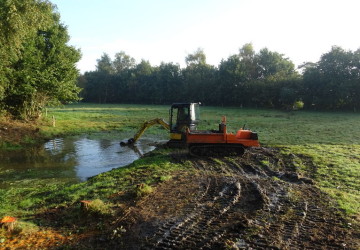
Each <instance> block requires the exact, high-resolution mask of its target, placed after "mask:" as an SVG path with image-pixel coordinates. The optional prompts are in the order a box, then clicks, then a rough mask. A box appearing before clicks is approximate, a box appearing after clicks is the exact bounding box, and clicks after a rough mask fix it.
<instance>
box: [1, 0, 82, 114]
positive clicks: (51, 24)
mask: <svg viewBox="0 0 360 250" xmlns="http://www.w3.org/2000/svg"><path fill="white" fill-rule="evenodd" d="M9 2H10V1H9ZM15 2H16V1H15ZM26 2H28V1H26ZM33 3H34V4H33V6H38V5H37V4H39V6H40V7H41V8H40V7H39V9H38V10H41V11H44V10H47V12H46V13H41V15H40V16H43V15H45V14H46V15H47V16H48V19H47V22H46V25H44V27H42V26H39V25H38V26H37V31H36V32H34V33H31V34H27V35H26V36H25V35H23V36H22V37H23V41H22V43H21V44H20V45H19V46H20V48H21V49H19V50H18V51H17V52H18V53H17V56H14V57H12V60H10V61H9V62H8V63H9V64H8V67H9V68H10V69H11V72H8V74H7V75H6V77H7V81H8V85H7V86H6V88H5V91H6V96H5V97H4V98H3V100H2V103H3V106H5V108H6V110H7V111H9V112H10V113H11V114H13V115H14V116H16V117H20V118H24V119H35V118H37V117H39V116H40V114H41V111H42V109H43V108H44V107H45V106H46V105H47V104H50V103H52V104H54V103H60V102H68V101H73V100H78V93H79V90H80V89H79V88H78V87H76V84H75V83H76V78H77V76H78V70H77V69H76V67H75V63H76V62H77V61H78V60H79V59H80V52H79V51H78V50H77V49H75V48H73V47H72V46H69V45H67V42H68V41H69V36H68V34H67V29H66V27H65V26H63V25H62V24H61V23H60V15H59V14H58V13H56V12H55V8H54V6H53V5H51V4H50V3H48V2H47V1H33ZM16 7H17V9H20V10H22V7H23V5H22V4H19V5H18V6H16ZM45 7H47V8H45ZM30 13H32V11H30ZM18 14H19V15H21V14H24V13H22V12H19V13H18ZM26 14H28V13H26V12H25V14H24V15H25V16H27V15H26ZM49 20H51V21H49ZM19 32H22V31H19ZM14 37H16V35H14Z"/></svg>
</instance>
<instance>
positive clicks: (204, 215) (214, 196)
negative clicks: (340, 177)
mask: <svg viewBox="0 0 360 250" xmlns="http://www.w3.org/2000/svg"><path fill="white" fill-rule="evenodd" d="M188 160H190V161H191V162H192V165H193V167H194V168H195V169H197V170H198V171H197V172H196V174H195V175H191V176H190V175H188V176H183V177H182V178H179V179H178V180H173V181H170V182H167V183H163V184H161V185H160V186H159V187H158V188H157V189H156V191H155V192H154V193H153V194H151V195H150V196H148V197H147V198H145V200H144V201H142V202H141V207H142V208H141V209H137V210H136V211H135V212H136V216H135V215H134V217H136V218H137V219H136V220H135V223H131V225H129V226H128V228H127V230H128V234H129V235H130V234H131V235H136V234H135V233H136V232H140V234H139V236H137V237H135V239H134V240H133V241H131V242H133V243H129V242H128V243H126V244H125V246H126V247H127V248H130V249H131V248H133V249H138V248H141V249H226V248H235V249H236V248H241V249H251V248H252V249H284V248H285V249H304V248H320V249H341V248H344V247H345V248H348V249H356V243H354V237H356V236H355V235H353V234H352V232H351V231H350V230H348V229H347V228H346V227H345V225H346V222H345V221H344V220H343V219H342V218H341V216H340V215H339V213H338V211H337V210H336V209H335V208H333V206H332V205H331V206H330V205H329V204H331V200H330V199H329V198H328V197H327V196H326V195H324V194H323V193H322V192H321V191H320V190H318V189H317V188H316V187H315V186H313V185H311V184H312V182H311V180H310V179H307V178H305V177H303V176H300V175H299V174H298V173H296V172H294V171H293V170H295V169H296V168H295V166H291V165H288V164H291V161H287V160H284V159H282V158H281V156H279V154H278V153H277V152H276V151H272V150H270V149H263V150H262V149H255V150H253V151H250V152H246V153H245V154H244V156H243V157H225V158H191V157H189V159H188ZM289 162H290V163H289ZM158 207H160V208H161V209H159V208H158ZM133 221H134V220H133ZM136 221H137V222H136ZM149 228H151V230H149ZM134 242H136V243H134Z"/></svg>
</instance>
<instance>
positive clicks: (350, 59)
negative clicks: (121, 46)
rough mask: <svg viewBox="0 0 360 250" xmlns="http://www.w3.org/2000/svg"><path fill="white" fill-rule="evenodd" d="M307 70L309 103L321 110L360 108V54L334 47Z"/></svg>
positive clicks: (305, 72)
mask: <svg viewBox="0 0 360 250" xmlns="http://www.w3.org/2000/svg"><path fill="white" fill-rule="evenodd" d="M306 66H307V67H305V70H304V85H305V88H306V90H307V93H308V95H307V98H306V102H305V104H306V105H307V107H310V105H311V106H312V107H314V108H320V109H340V108H341V109H353V110H356V109H358V108H360V106H359V101H358V100H359V99H360V95H359V94H360V53H359V50H357V51H355V52H352V51H345V50H344V49H342V48H341V47H338V46H333V47H332V48H331V50H330V51H329V52H328V53H325V54H323V55H322V56H321V58H320V61H319V62H317V63H315V64H312V65H310V66H309V64H308V65H306Z"/></svg>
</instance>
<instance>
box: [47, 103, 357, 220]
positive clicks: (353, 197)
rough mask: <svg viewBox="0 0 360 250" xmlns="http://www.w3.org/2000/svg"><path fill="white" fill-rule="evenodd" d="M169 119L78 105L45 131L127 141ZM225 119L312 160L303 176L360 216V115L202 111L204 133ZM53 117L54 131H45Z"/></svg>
mask: <svg viewBox="0 0 360 250" xmlns="http://www.w3.org/2000/svg"><path fill="white" fill-rule="evenodd" d="M168 114H169V106H158V105H156V106H152V105H96V104H75V105H68V106H65V107H62V108H56V109H50V110H49V112H48V122H47V123H44V125H45V126H43V127H42V130H41V131H42V133H44V134H45V135H46V136H47V137H53V136H56V135H59V134H61V135H66V134H74V133H88V132H92V131H99V130H116V131H119V139H126V138H128V137H130V136H132V134H133V133H134V132H136V129H137V128H138V127H139V126H140V125H141V123H142V122H144V121H146V120H149V119H152V118H156V117H160V118H165V119H168ZM223 115H225V116H227V121H228V130H229V131H232V132H235V131H236V130H237V129H238V128H240V127H243V126H244V124H245V127H246V128H250V129H251V130H253V131H256V132H258V134H259V139H260V142H261V144H262V145H263V146H266V147H279V148H281V149H282V150H283V151H284V152H287V153H289V152H291V153H293V154H301V155H305V156H308V157H309V158H310V159H312V161H313V162H314V163H315V165H316V166H315V167H313V168H311V169H307V168H306V167H305V164H303V163H302V162H301V160H299V162H298V163H297V164H298V166H299V171H303V172H304V173H305V174H307V175H309V176H311V177H312V178H314V180H315V181H316V182H317V185H318V186H319V187H321V188H322V189H323V190H324V191H326V192H327V193H329V194H330V195H331V196H332V197H334V198H335V199H336V200H337V201H338V202H339V204H340V206H341V208H343V209H344V210H345V211H346V213H348V214H359V213H360V157H359V155H360V114H357V113H341V112H306V111H296V112H295V111H294V112H284V111H277V110H267V109H241V108H220V107H206V106H205V107H201V115H200V118H201V121H202V122H201V123H200V125H199V128H200V129H211V128H217V126H218V123H219V121H220V119H221V116H223ZM52 116H54V117H55V119H56V127H55V128H54V127H52V126H49V125H46V124H49V123H50V120H51V119H50V117H52ZM146 135H156V136H158V137H159V138H161V139H164V138H167V133H166V131H165V130H163V129H162V128H160V127H153V128H151V129H149V130H148V131H147V133H146V134H145V136H146ZM121 137H123V138H121Z"/></svg>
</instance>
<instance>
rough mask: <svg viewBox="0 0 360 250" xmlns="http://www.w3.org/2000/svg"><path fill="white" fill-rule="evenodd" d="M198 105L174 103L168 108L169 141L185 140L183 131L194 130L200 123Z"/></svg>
mask: <svg viewBox="0 0 360 250" xmlns="http://www.w3.org/2000/svg"><path fill="white" fill-rule="evenodd" d="M199 106H200V103H174V104H173V105H171V108H170V111H169V112H170V119H169V122H170V124H169V125H170V139H171V140H173V141H181V140H184V139H185V136H184V134H185V131H186V129H187V128H189V129H190V131H193V130H196V127H197V125H198V123H199V121H200V112H199Z"/></svg>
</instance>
